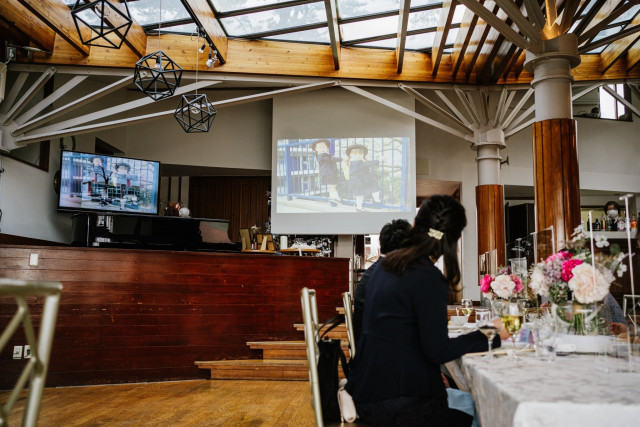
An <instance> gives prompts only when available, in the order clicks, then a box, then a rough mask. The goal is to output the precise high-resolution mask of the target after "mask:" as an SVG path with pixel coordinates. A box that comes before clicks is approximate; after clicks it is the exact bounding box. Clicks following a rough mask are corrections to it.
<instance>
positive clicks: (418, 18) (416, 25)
mask: <svg viewBox="0 0 640 427" xmlns="http://www.w3.org/2000/svg"><path fill="white" fill-rule="evenodd" d="M440 11H441V10H440V9H432V10H425V11H423V12H413V13H410V14H409V23H408V24H407V31H413V30H423V29H425V28H436V27H437V26H438V20H439V19H440ZM396 31H397V30H396Z"/></svg>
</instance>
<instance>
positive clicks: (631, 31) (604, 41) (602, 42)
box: [578, 25, 640, 55]
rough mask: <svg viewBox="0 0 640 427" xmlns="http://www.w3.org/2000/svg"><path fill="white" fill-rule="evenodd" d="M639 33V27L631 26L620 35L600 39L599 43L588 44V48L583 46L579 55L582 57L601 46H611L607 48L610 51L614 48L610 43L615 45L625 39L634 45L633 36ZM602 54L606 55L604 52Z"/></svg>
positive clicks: (579, 50)
mask: <svg viewBox="0 0 640 427" xmlns="http://www.w3.org/2000/svg"><path fill="white" fill-rule="evenodd" d="M639 31H640V26H638V25H636V26H631V25H630V26H629V27H628V28H625V29H624V30H622V31H620V32H618V33H615V34H612V35H610V36H609V37H604V38H602V39H600V40H598V41H595V42H593V43H590V44H588V45H586V46H582V47H581V48H578V53H579V54H581V55H582V54H586V53H587V52H589V51H590V50H593V49H596V48H599V47H601V46H606V45H609V46H608V47H607V49H610V48H611V47H612V46H611V45H610V43H614V42H616V41H618V40H623V39H624V41H625V42H628V43H631V44H633V40H634V39H633V37H631V36H633V34H636V33H637V32H639ZM627 37H630V38H627ZM630 46H631V45H630V44H629V45H626V46H622V45H618V47H625V48H629V47H630ZM602 53H604V51H603V52H602ZM602 53H601V55H602Z"/></svg>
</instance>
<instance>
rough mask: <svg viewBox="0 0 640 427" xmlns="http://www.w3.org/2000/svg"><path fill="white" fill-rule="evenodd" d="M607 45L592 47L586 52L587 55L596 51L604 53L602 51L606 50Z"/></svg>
mask: <svg viewBox="0 0 640 427" xmlns="http://www.w3.org/2000/svg"><path fill="white" fill-rule="evenodd" d="M605 47H607V46H600V47H597V48H595V49H591V50H589V51H587V52H585V54H586V55H590V54H594V53H602V51H603V50H604V48H605Z"/></svg>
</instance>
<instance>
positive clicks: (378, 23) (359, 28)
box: [340, 15, 398, 41]
mask: <svg viewBox="0 0 640 427" xmlns="http://www.w3.org/2000/svg"><path fill="white" fill-rule="evenodd" d="M397 32H398V15H395V16H386V17H384V18H376V19H367V20H366V21H358V22H351V23H349V24H341V25H340V34H341V35H342V40H343V41H350V40H360V39H364V38H368V37H375V36H379V35H382V34H395V33H397Z"/></svg>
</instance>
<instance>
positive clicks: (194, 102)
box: [173, 31, 217, 133]
mask: <svg viewBox="0 0 640 427" xmlns="http://www.w3.org/2000/svg"><path fill="white" fill-rule="evenodd" d="M199 37H200V32H199V31H198V41H199ZM203 37H204V36H203ZM203 46H205V44H203ZM200 53H202V50H201V49H198V50H197V51H196V83H198V56H199V54H200ZM209 58H211V53H209ZM208 62H209V61H207V63H208ZM212 66H213V64H212ZM216 114H217V111H216V109H215V108H214V107H213V105H211V103H210V102H209V98H207V95H205V94H198V89H196V93H194V94H189V95H182V97H181V98H180V102H179V103H178V106H177V107H176V111H175V113H173V116H174V117H175V118H176V120H177V121H178V123H180V126H182V129H183V130H184V131H185V132H187V133H199V132H209V129H211V124H212V123H213V119H214V118H215V117H216Z"/></svg>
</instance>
